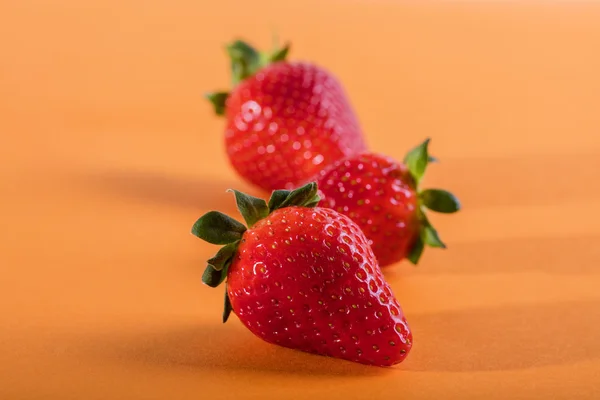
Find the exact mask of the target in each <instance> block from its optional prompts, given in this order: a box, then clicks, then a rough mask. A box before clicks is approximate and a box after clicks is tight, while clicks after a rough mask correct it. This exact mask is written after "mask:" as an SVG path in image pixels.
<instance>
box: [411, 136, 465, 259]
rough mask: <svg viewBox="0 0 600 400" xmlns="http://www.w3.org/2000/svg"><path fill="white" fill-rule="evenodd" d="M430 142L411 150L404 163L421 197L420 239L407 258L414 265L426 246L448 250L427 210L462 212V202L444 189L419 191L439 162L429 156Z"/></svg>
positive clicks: (419, 212)
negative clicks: (424, 178)
mask: <svg viewBox="0 0 600 400" xmlns="http://www.w3.org/2000/svg"><path fill="white" fill-rule="evenodd" d="M429 142H430V139H429V138H427V139H426V140H425V141H424V142H423V143H421V144H420V145H418V146H417V147H415V148H414V149H412V150H410V151H409V152H408V154H407V155H406V157H405V158H404V163H405V164H406V166H407V168H408V171H409V172H410V174H411V176H412V177H413V179H414V181H415V190H416V191H417V193H418V196H419V208H418V211H417V212H418V218H419V220H420V221H421V226H420V228H419V237H418V238H417V240H416V241H415V244H414V245H413V247H412V248H411V250H410V252H409V254H408V256H407V259H408V260H409V261H410V262H411V263H413V264H414V265H417V264H418V262H419V259H420V258H421V255H422V254H423V250H424V248H425V245H427V246H429V247H438V248H442V249H445V248H446V244H445V243H444V242H443V241H442V240H441V238H440V236H439V234H438V232H437V230H436V229H435V228H434V227H433V225H432V224H431V222H429V218H427V215H426V212H425V211H426V210H425V209H426V208H427V209H429V210H431V211H436V212H441V213H447V214H450V213H455V212H457V211H458V210H460V202H459V201H458V199H457V198H456V197H455V196H454V195H453V194H452V193H450V192H448V191H446V190H442V189H426V190H423V191H421V190H420V189H419V185H420V183H421V180H422V179H423V176H424V175H425V171H426V170H427V166H428V165H429V163H431V162H437V161H438V160H437V159H436V158H434V157H432V156H430V155H429Z"/></svg>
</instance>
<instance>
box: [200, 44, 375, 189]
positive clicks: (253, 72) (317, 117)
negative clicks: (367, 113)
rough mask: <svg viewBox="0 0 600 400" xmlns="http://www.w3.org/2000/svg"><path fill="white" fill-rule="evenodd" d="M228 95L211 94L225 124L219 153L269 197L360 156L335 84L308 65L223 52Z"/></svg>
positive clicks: (353, 123) (359, 142) (279, 56)
mask: <svg viewBox="0 0 600 400" xmlns="http://www.w3.org/2000/svg"><path fill="white" fill-rule="evenodd" d="M227 52H228V53H229V57H230V58H231V70H232V76H233V89H232V90H231V92H216V93H210V94H208V95H207V96H206V97H207V98H208V99H209V100H210V101H211V102H212V104H213V106H214V109H215V112H216V113H217V114H218V115H224V116H225V118H226V121H227V125H226V130H225V147H226V150H227V155H228V156H229V160H230V162H231V164H232V165H233V167H234V169H235V170H236V171H237V172H238V173H239V174H240V175H241V176H242V177H244V178H245V179H246V180H248V181H250V182H252V183H253V184H255V185H257V186H259V187H261V188H263V189H265V190H267V191H271V190H275V189H281V188H287V189H291V188H295V187H298V186H299V185H301V184H303V183H306V182H307V181H308V180H309V178H311V177H312V176H314V175H315V174H316V173H317V172H318V171H320V170H321V169H322V168H323V167H324V166H326V165H329V164H331V163H332V162H334V161H336V160H338V159H341V158H343V157H346V156H349V155H352V154H355V153H357V152H359V151H362V150H365V142H364V140H363V137H362V133H361V129H360V127H359V124H358V122H357V119H356V117H355V115H354V112H353V110H352V108H351V105H350V103H349V101H348V99H347V98H346V94H345V93H344V90H343V88H342V86H341V85H340V83H339V82H338V81H337V80H336V78H335V77H334V76H333V75H331V74H330V73H329V72H327V71H325V70H324V69H322V68H321V67H319V66H316V65H314V64H310V63H301V62H288V61H285V58H286V55H287V53H288V47H284V48H282V49H277V50H275V51H274V52H272V53H270V54H264V53H259V52H257V51H256V50H255V49H254V48H252V47H251V46H250V45H248V44H247V43H244V42H242V41H236V42H234V43H232V44H230V45H229V46H228V47H227Z"/></svg>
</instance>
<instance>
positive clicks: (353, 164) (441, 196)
mask: <svg viewBox="0 0 600 400" xmlns="http://www.w3.org/2000/svg"><path fill="white" fill-rule="evenodd" d="M428 144H429V139H427V140H426V141H425V142H424V143H423V144H421V145H419V146H417V147H416V148H414V149H413V150H412V151H410V152H409V153H408V154H407V156H406V158H405V159H404V163H399V162H396V161H394V160H393V159H391V158H389V157H386V156H384V155H380V154H374V153H368V152H365V153H361V154H358V155H355V156H352V157H349V158H347V159H345V160H340V161H338V162H336V163H334V164H333V165H331V166H329V167H327V168H325V169H324V170H322V171H321V172H320V173H319V175H318V177H317V178H316V180H317V182H318V185H319V188H320V195H321V196H322V197H323V201H322V202H321V205H322V206H323V207H329V208H332V209H335V210H337V211H339V212H342V213H344V214H346V215H347V216H349V217H350V218H351V219H352V220H354V221H355V222H356V223H357V224H358V225H359V226H360V227H361V229H362V230H363V232H364V233H365V235H366V236H367V238H368V239H369V243H370V244H371V247H372V249H373V252H374V253H375V256H376V257H377V260H378V262H379V265H380V266H382V267H383V266H386V265H389V264H392V263H395V262H397V261H400V260H402V259H404V258H408V260H409V261H410V262H412V263H413V264H417V263H418V262H419V258H420V257H421V254H422V252H423V248H424V246H425V245H429V246H431V247H440V248H445V247H446V245H445V244H444V243H443V242H442V241H441V239H440V237H439V235H438V233H437V231H436V230H435V228H434V227H433V226H432V225H431V223H430V222H429V220H428V218H427V216H426V213H425V209H426V208H428V209H430V210H433V211H438V212H442V213H453V212H456V211H458V210H459V208H460V204H459V201H458V199H456V197H454V195H452V194H451V193H449V192H447V191H445V190H440V189H427V190H422V191H421V190H420V189H419V182H420V181H421V178H422V177H423V174H424V173H425V169H426V168H427V164H428V163H429V162H430V161H432V160H433V159H432V158H431V157H430V156H429V153H428Z"/></svg>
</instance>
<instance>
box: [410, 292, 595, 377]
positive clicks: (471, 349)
mask: <svg viewBox="0 0 600 400" xmlns="http://www.w3.org/2000/svg"><path fill="white" fill-rule="evenodd" d="M582 316H585V318H583V317H582ZM595 321H600V301H573V302H560V303H551V304H530V305H513V306H506V307H489V308H483V309H474V310H456V311H446V312H439V313H435V314H428V315H411V326H412V328H413V331H414V332H415V335H418V336H419V338H420V339H421V340H419V347H418V349H415V351H414V355H413V356H412V357H411V358H410V359H408V360H407V362H406V365H405V368H406V369H407V370H412V371H451V372H464V371H501V370H522V369H529V368H537V367H544V366H552V365H567V364H574V363H578V362H582V361H587V360H594V359H599V358H600V341H599V340H598V337H600V325H598V324H597V323H595Z"/></svg>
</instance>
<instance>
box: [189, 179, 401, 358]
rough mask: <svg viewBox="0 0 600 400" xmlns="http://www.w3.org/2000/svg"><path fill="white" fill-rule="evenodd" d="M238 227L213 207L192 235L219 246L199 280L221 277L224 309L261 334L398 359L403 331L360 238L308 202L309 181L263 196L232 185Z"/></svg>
mask: <svg viewBox="0 0 600 400" xmlns="http://www.w3.org/2000/svg"><path fill="white" fill-rule="evenodd" d="M235 195H236V200H237V204H238V208H239V210H240V213H241V214H242V215H243V217H244V219H245V221H246V224H247V225H248V227H247V228H246V227H245V226H244V225H242V224H241V223H239V222H237V221H236V220H234V219H231V218H230V217H228V216H226V215H224V214H221V213H219V212H216V211H212V212H209V213H207V214H205V215H204V216H202V217H201V218H200V219H199V220H198V221H197V222H196V223H195V224H194V227H193V228H192V233H193V234H195V235H196V236H198V237H200V238H201V239H203V240H206V241H208V242H210V243H213V244H222V245H225V246H224V247H222V248H221V250H219V252H218V253H217V255H216V256H215V257H213V258H211V259H210V260H208V264H209V265H208V267H207V268H206V271H205V272H204V275H203V277H202V280H203V281H204V283H205V284H207V285H209V286H211V287H217V286H218V285H219V284H220V283H222V282H223V281H225V280H226V290H225V312H224V314H223V321H224V322H225V321H226V320H227V318H228V317H229V315H230V313H231V311H233V312H234V313H235V314H236V315H237V316H238V317H239V319H240V320H241V321H242V323H243V324H244V325H245V326H246V327H247V328H248V329H249V330H250V331H252V333H254V334H255V335H256V336H258V337H260V338H262V339H263V340H265V341H267V342H270V343H274V344H277V345H280V346H284V347H289V348H292V349H297V350H302V351H306V352H310V353H315V354H320V355H327V356H331V357H336V358H342V359H345V360H350V361H355V362H359V363H363V364H373V365H382V366H385V365H393V364H397V363H399V362H401V361H403V360H404V359H405V357H406V356H407V354H408V352H409V351H410V349H411V346H412V334H411V331H410V329H409V327H408V325H407V323H406V319H405V317H404V314H403V312H402V309H401V308H400V304H399V303H398V301H397V300H396V298H395V297H394V294H393V293H392V290H391V288H390V286H389V285H388V284H387V282H386V281H385V279H384V277H383V275H382V273H381V270H380V269H379V266H378V265H377V261H376V259H375V256H374V255H373V252H372V251H371V248H370V247H369V245H368V244H367V238H366V237H365V235H364V234H363V233H362V232H361V230H360V229H359V227H358V226H357V225H356V224H355V223H354V222H352V220H350V218H348V217H346V216H345V215H343V214H340V213H338V212H336V211H334V210H331V209H328V208H320V207H316V205H317V203H318V202H319V197H318V196H317V185H316V184H315V183H309V184H307V185H305V186H303V187H301V188H299V189H297V190H294V191H286V190H276V191H275V192H273V196H272V197H271V199H270V200H269V203H268V204H267V203H266V202H265V201H264V200H262V199H258V198H255V197H251V196H248V195H245V194H243V193H240V192H237V191H235Z"/></svg>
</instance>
